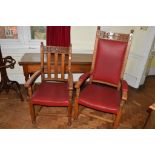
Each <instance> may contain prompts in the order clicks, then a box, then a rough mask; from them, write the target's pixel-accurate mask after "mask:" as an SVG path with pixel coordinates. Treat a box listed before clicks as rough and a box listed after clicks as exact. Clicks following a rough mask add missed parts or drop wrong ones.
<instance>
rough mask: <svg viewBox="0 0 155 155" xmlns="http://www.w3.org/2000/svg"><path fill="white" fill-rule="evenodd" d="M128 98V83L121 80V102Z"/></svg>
mask: <svg viewBox="0 0 155 155" xmlns="http://www.w3.org/2000/svg"><path fill="white" fill-rule="evenodd" d="M127 98H128V83H127V82H126V81H125V80H122V100H127Z"/></svg>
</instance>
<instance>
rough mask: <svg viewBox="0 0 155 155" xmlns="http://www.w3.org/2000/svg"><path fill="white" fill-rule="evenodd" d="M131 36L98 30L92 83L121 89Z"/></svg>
mask: <svg viewBox="0 0 155 155" xmlns="http://www.w3.org/2000/svg"><path fill="white" fill-rule="evenodd" d="M131 31H132V32H131V34H120V33H112V32H104V31H101V30H100V27H98V29H97V33H96V41H95V48H94V54H93V63H92V68H91V72H92V76H91V78H90V82H99V83H103V84H108V85H111V86H114V87H117V88H118V89H119V88H120V81H121V79H122V78H123V74H124V71H125V66H126V62H127V57H128V53H129V48H130V45H131V38H132V33H133V30H131Z"/></svg>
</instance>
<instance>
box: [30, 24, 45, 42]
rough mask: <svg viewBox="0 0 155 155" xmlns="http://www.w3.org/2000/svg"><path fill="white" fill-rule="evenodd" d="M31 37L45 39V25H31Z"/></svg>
mask: <svg viewBox="0 0 155 155" xmlns="http://www.w3.org/2000/svg"><path fill="white" fill-rule="evenodd" d="M30 31H31V39H32V40H35V39H37V40H45V39H46V26H31V27H30Z"/></svg>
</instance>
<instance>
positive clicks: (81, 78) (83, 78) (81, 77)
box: [75, 72, 91, 88]
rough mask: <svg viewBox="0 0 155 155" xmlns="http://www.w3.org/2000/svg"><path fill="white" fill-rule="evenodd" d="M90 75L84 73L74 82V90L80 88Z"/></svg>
mask: <svg viewBox="0 0 155 155" xmlns="http://www.w3.org/2000/svg"><path fill="white" fill-rule="evenodd" d="M90 75H91V74H90V73H89V72H88V73H84V74H82V75H81V76H80V78H79V81H78V82H76V84H75V88H80V86H81V85H82V84H83V83H84V82H85V81H86V80H87V79H88V78H89V77H90Z"/></svg>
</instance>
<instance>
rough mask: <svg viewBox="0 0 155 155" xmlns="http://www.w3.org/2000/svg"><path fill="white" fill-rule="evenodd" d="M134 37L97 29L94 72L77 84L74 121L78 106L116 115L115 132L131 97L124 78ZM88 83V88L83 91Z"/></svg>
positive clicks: (92, 68)
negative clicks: (125, 104)
mask: <svg viewBox="0 0 155 155" xmlns="http://www.w3.org/2000/svg"><path fill="white" fill-rule="evenodd" d="M132 33H133V31H132V32H131V34H120V33H111V32H104V31H101V30H100V27H98V28H97V32H96V41H95V47H94V54H93V61H92V67H91V71H90V72H88V73H85V74H83V75H81V77H80V78H79V81H78V82H77V83H76V84H75V88H76V96H75V102H74V119H77V118H78V115H79V105H82V106H85V107H88V108H92V109H95V110H98V111H102V112H106V113H110V114H114V116H115V120H114V128H117V127H118V126H119V121H120V117H121V113H122V109H123V105H124V103H125V102H126V101H127V96H128V95H127V92H128V84H127V82H126V81H125V80H123V75H124V71H125V66H126V62H127V58H128V53H129V48H130V45H131V38H132ZM87 79H89V80H88V82H87V85H86V86H85V87H84V88H83V89H81V86H82V85H83V84H84V83H85V82H86V80H87Z"/></svg>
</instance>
